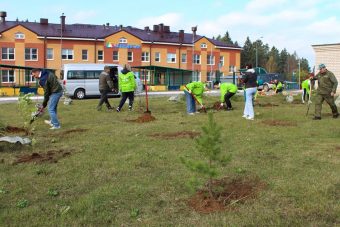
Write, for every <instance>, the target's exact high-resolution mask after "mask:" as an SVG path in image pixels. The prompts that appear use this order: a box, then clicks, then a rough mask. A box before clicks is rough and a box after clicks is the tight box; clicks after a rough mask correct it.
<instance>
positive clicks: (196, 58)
mask: <svg viewBox="0 0 340 227" xmlns="http://www.w3.org/2000/svg"><path fill="white" fill-rule="evenodd" d="M194 64H196V65H200V64H201V55H199V54H194Z"/></svg>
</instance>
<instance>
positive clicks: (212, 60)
mask: <svg viewBox="0 0 340 227" xmlns="http://www.w3.org/2000/svg"><path fill="white" fill-rule="evenodd" d="M207 65H215V56H214V55H210V54H208V55H207Z"/></svg>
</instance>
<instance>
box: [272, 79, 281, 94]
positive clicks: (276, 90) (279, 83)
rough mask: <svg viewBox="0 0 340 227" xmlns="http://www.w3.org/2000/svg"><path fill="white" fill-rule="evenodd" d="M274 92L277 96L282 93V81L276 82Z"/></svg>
mask: <svg viewBox="0 0 340 227" xmlns="http://www.w3.org/2000/svg"><path fill="white" fill-rule="evenodd" d="M273 90H274V91H275V93H276V94H277V93H279V92H282V90H283V85H282V83H281V81H279V80H274V84H273Z"/></svg>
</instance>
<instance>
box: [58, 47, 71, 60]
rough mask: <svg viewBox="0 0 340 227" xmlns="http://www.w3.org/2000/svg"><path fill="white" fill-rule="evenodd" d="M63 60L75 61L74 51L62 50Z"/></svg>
mask: <svg viewBox="0 0 340 227" xmlns="http://www.w3.org/2000/svg"><path fill="white" fill-rule="evenodd" d="M64 56H65V58H64ZM70 57H71V58H70ZM61 58H62V60H73V59H74V52H73V49H62V50H61Z"/></svg>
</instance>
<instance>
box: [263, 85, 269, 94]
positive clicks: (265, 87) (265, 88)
mask: <svg viewBox="0 0 340 227" xmlns="http://www.w3.org/2000/svg"><path fill="white" fill-rule="evenodd" d="M263 90H264V91H265V92H267V91H269V86H268V84H264V85H263Z"/></svg>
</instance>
